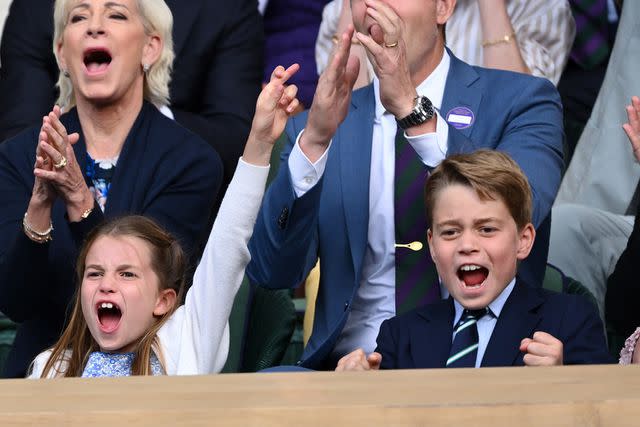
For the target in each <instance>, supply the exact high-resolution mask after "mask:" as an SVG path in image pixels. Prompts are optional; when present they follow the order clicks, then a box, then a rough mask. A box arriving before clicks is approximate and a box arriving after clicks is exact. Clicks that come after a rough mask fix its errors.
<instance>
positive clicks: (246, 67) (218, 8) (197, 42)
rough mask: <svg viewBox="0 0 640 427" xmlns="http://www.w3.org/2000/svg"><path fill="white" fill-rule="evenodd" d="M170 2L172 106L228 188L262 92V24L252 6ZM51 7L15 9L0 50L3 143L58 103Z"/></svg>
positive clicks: (37, 3) (35, 0)
mask: <svg viewBox="0 0 640 427" xmlns="http://www.w3.org/2000/svg"><path fill="white" fill-rule="evenodd" d="M165 1H166V3H167V5H168V6H169V8H170V9H171V11H172V13H173V42H174V51H175V53H176V59H175V61H174V64H173V79H172V81H171V84H170V91H171V106H170V107H171V110H172V112H173V114H174V115H175V119H176V121H177V122H178V123H180V124H182V125H183V126H185V127H187V128H188V129H190V130H192V131H193V132H195V133H196V134H198V135H200V136H201V137H202V138H204V139H205V140H206V141H207V142H209V144H211V145H212V146H213V147H214V148H215V149H216V151H217V152H218V154H219V155H220V157H221V158H222V162H223V165H224V183H223V189H224V188H226V185H227V184H228V183H229V181H230V180H231V177H232V176H233V172H234V170H235V167H236V163H237V162H238V157H240V156H241V154H242V151H243V149H244V144H245V142H246V140H247V136H248V135H249V129H250V128H251V120H252V118H253V113H254V110H255V102H256V99H257V97H258V93H259V92H260V83H261V81H262V66H263V48H264V47H263V31H262V18H261V16H260V14H259V13H258V10H257V5H256V2H255V1H252V0H235V1H228V0H190V1H188V2H185V1H180V0H165ZM53 4H54V1H53V0H14V1H13V3H12V4H11V8H10V10H9V16H8V18H7V21H6V24H5V28H4V34H3V36H2V46H1V48H0V58H1V63H2V68H1V69H0V94H1V95H0V141H4V140H5V139H7V138H9V137H11V136H13V135H15V134H17V133H18V132H20V131H21V130H23V129H25V128H27V127H29V126H31V125H34V124H37V123H39V122H40V121H41V120H42V116H44V115H45V114H47V113H48V112H49V111H51V108H52V107H53V104H54V102H55V100H56V99H57V91H56V89H55V87H54V86H55V83H56V81H57V79H58V66H57V64H56V61H55V57H54V55H53V50H52V49H53V47H52V46H53V45H52V44H53ZM222 194H223V192H221V193H220V199H222Z"/></svg>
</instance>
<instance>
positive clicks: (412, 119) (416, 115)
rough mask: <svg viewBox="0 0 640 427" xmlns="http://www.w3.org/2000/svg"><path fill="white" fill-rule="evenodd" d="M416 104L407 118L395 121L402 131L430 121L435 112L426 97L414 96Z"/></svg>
mask: <svg viewBox="0 0 640 427" xmlns="http://www.w3.org/2000/svg"><path fill="white" fill-rule="evenodd" d="M414 101H415V103H416V105H415V107H413V110H412V111H411V113H409V115H408V116H405V117H403V118H401V119H396V122H397V123H398V126H400V127H401V128H402V129H408V128H410V127H412V126H418V125H421V124H422V123H424V122H426V121H427V120H430V119H431V118H432V117H433V116H434V115H435V114H436V110H435V109H434V108H433V104H432V103H431V101H430V100H429V98H427V97H426V96H420V95H418V96H416V97H415V98H414Z"/></svg>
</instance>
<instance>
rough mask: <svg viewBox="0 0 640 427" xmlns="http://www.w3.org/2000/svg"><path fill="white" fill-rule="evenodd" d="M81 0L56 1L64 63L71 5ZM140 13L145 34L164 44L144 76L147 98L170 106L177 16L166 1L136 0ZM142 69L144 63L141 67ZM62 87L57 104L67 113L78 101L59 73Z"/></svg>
mask: <svg viewBox="0 0 640 427" xmlns="http://www.w3.org/2000/svg"><path fill="white" fill-rule="evenodd" d="M74 1H77V0H56V2H55V6H54V11H53V27H54V33H53V53H54V55H56V60H57V61H58V64H60V59H59V58H58V52H57V51H58V49H57V46H58V44H59V43H60V42H62V38H63V33H64V29H65V27H66V26H67V22H68V20H69V13H70V11H71V6H72V4H73V3H74ZM135 2H136V5H137V7H138V11H139V13H140V18H141V21H142V24H143V25H144V32H145V34H147V35H148V36H149V35H152V34H156V35H158V36H159V37H160V38H161V39H162V41H163V47H162V52H161V53H160V57H159V58H158V60H157V61H156V62H154V63H153V64H149V65H150V68H149V70H148V71H147V72H146V73H145V77H144V98H145V99H146V100H147V101H149V102H151V103H152V104H155V105H156V106H163V105H169V82H170V81H171V70H172V68H173V59H174V57H175V54H174V52H173V36H172V35H171V31H172V28H173V15H172V14H171V10H170V9H169V6H167V4H166V3H165V2H164V0H135ZM140 66H141V67H142V64H140ZM57 86H58V88H59V89H60V96H59V97H58V101H57V104H58V105H60V107H62V108H63V109H64V110H65V111H68V110H69V109H70V108H72V107H73V106H75V104H76V99H75V94H74V92H73V85H72V84H71V80H70V79H69V78H68V77H66V76H65V75H64V73H62V72H61V73H59V76H58V83H57Z"/></svg>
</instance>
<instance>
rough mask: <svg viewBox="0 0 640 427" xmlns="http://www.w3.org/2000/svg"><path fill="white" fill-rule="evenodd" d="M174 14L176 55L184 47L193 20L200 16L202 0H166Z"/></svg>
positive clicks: (174, 48) (174, 46)
mask: <svg viewBox="0 0 640 427" xmlns="http://www.w3.org/2000/svg"><path fill="white" fill-rule="evenodd" d="M165 1H166V3H167V5H168V6H169V9H171V13H172V14H173V51H174V52H175V54H176V57H179V56H180V51H182V49H183V48H184V45H185V42H186V40H187V36H188V35H189V32H190V31H191V29H192V28H193V22H194V21H195V20H196V18H197V17H198V14H199V12H200V8H201V7H202V2H201V0H189V1H188V2H185V1H184V0H165Z"/></svg>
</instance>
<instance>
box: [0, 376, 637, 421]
mask: <svg viewBox="0 0 640 427" xmlns="http://www.w3.org/2000/svg"><path fill="white" fill-rule="evenodd" d="M194 424H196V425H232V426H233V425H242V426H246V425H256V426H270V425H296V426H309V425H321V426H329V427H338V426H343V425H345V426H351V425H369V426H371V425H425V426H430V427H435V426H461V425H465V424H466V425H468V426H473V427H480V426H491V427H496V426H581V427H583V426H639V425H640V366H613V365H612V366H574V367H556V368H491V369H489V368H483V369H451V370H444V369H438V370H415V371H385V372H364V373H359V372H358V373H341V374H340V373H333V372H312V373H269V374H222V375H214V376H201V377H155V378H153V377H136V378H133V377H130V378H105V379H92V380H88V379H79V378H70V379H57V380H2V381H0V425H2V426H7V425H82V426H96V425H109V426H138V425H140V426H142V425H151V426H161V425H172V426H173V425H180V426H182V425H194Z"/></svg>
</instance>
